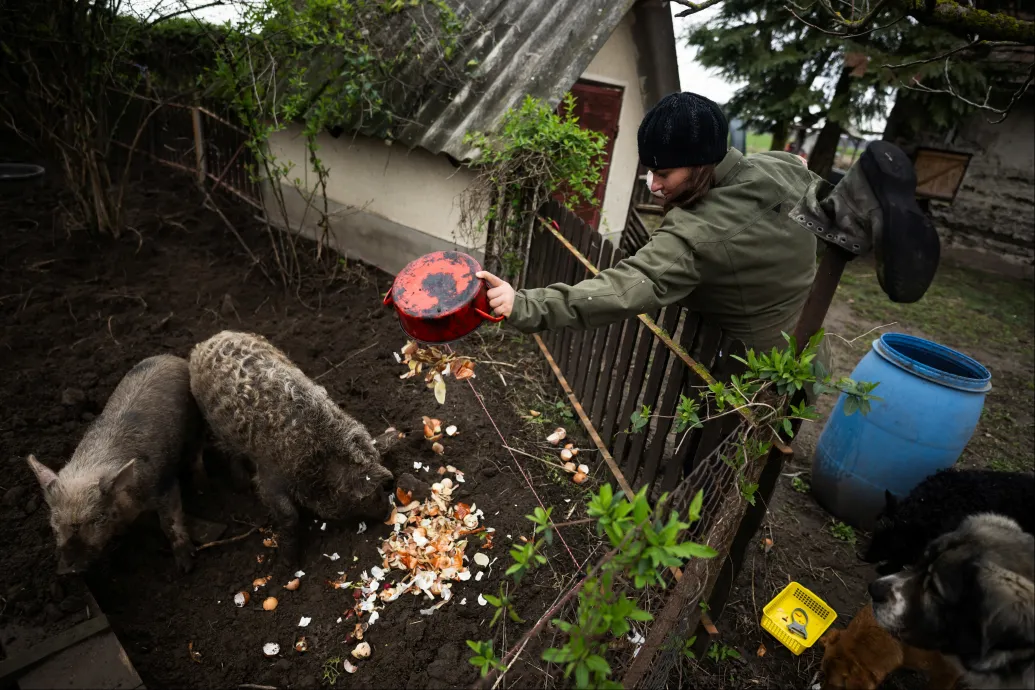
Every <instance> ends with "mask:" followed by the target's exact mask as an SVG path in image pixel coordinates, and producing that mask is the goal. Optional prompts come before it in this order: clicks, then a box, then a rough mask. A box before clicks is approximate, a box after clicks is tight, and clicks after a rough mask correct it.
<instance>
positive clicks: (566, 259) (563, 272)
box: [550, 209, 575, 371]
mask: <svg viewBox="0 0 1035 690" xmlns="http://www.w3.org/2000/svg"><path fill="white" fill-rule="evenodd" d="M573 220H574V216H573V215H572V214H571V212H570V211H568V209H562V211H561V222H560V223H558V225H560V228H561V235H562V236H563V237H564V238H565V239H567V240H568V241H569V242H570V241H571V240H572V239H573V238H572V221H573ZM557 252H558V253H559V254H560V259H559V261H558V264H557V272H556V275H557V277H556V282H558V283H564V284H565V285H569V284H570V283H571V277H570V276H571V274H572V273H573V272H574V270H575V257H574V256H573V255H571V254H570V253H568V252H566V251H564V247H563V246H560V247H558V248H557ZM565 331H567V329H566V328H560V329H557V330H554V331H551V332H550V338H551V340H552V347H551V348H550V351H551V353H552V354H553V356H554V358H556V360H557V361H558V362H559V361H561V357H562V356H563V353H564V350H563V348H564V340H565V335H566V333H565ZM561 371H563V369H562V370H561Z"/></svg>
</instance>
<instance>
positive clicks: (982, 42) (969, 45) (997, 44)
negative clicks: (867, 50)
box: [882, 38, 1024, 70]
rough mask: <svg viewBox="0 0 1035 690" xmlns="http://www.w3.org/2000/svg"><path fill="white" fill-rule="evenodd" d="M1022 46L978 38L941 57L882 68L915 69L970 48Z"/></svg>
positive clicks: (1021, 44) (1009, 42)
mask: <svg viewBox="0 0 1035 690" xmlns="http://www.w3.org/2000/svg"><path fill="white" fill-rule="evenodd" d="M1023 45H1024V44H1023V43H1016V42H1014V41H985V40H982V39H980V38H979V39H978V40H976V41H974V42H972V43H967V44H966V45H962V46H959V47H957V48H953V49H952V50H950V51H948V52H946V53H942V54H941V55H935V56H934V57H929V58H924V59H923V60H914V61H913V62H904V63H902V64H901V65H882V66H883V67H884V68H885V69H892V70H896V69H905V68H907V67H916V66H918V65H928V64H930V63H932V62H938V61H939V60H944V59H945V58H947V57H952V56H953V55H956V54H957V53H962V52H964V51H967V50H971V49H972V48H977V47H978V46H989V47H991V48H1005V47H1010V46H1018V47H1023Z"/></svg>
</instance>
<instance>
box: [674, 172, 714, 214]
mask: <svg viewBox="0 0 1035 690" xmlns="http://www.w3.org/2000/svg"><path fill="white" fill-rule="evenodd" d="M714 186H715V165H695V166H692V167H691V168H690V176H689V177H687V179H686V191H684V192H683V193H682V194H680V195H679V196H677V197H676V198H675V199H673V200H672V201H670V202H668V203H667V204H665V210H666V211H668V210H669V209H671V208H674V207H677V206H678V207H679V208H690V207H691V206H693V205H694V204H696V203H697V202H698V201H700V200H701V197H703V196H704V195H705V194H707V193H708V192H710V191H711V189H712V187H714Z"/></svg>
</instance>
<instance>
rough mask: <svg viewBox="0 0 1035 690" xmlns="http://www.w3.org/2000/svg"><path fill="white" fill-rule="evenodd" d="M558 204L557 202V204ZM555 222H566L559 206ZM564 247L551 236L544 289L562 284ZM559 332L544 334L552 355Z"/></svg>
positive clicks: (554, 352)
mask: <svg viewBox="0 0 1035 690" xmlns="http://www.w3.org/2000/svg"><path fill="white" fill-rule="evenodd" d="M555 203H556V202H555ZM555 211H556V213H555V214H554V218H553V220H554V222H555V223H557V226H558V227H563V226H561V222H562V221H563V220H564V210H563V209H561V208H560V207H559V206H558V207H557V208H556V209H555ZM563 250H564V247H563V245H561V244H560V243H559V242H558V241H557V239H556V238H555V237H554V236H553V235H552V234H551V235H550V244H549V245H548V246H547V247H546V254H547V264H546V276H545V279H544V280H543V287H547V286H550V285H553V284H554V283H559V282H561V270H562V268H563V266H564V259H565V256H564V254H565V252H564V251H563ZM556 340H557V332H556V331H546V332H545V333H544V334H543V341H544V342H545V343H546V346H547V348H549V350H550V353H551V354H552V355H556V354H557V344H556Z"/></svg>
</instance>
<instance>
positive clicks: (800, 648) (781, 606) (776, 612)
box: [762, 582, 837, 654]
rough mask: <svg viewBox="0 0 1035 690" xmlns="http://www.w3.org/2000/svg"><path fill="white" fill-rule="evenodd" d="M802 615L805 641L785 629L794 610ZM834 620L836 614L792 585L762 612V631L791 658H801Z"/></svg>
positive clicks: (807, 592)
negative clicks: (785, 649)
mask: <svg viewBox="0 0 1035 690" xmlns="http://www.w3.org/2000/svg"><path fill="white" fill-rule="evenodd" d="M798 608H800V609H802V610H803V611H805V613H806V615H807V617H808V621H807V622H806V623H805V634H806V639H802V638H801V637H800V636H799V635H796V634H794V633H792V632H791V631H790V630H789V629H788V627H787V626H788V625H790V623H791V613H792V612H793V611H794V609H798ZM835 620H837V612H836V611H834V609H832V608H830V607H829V606H827V604H826V602H824V601H823V600H822V599H820V598H819V597H817V596H816V595H815V594H813V593H812V592H810V591H809V590H808V589H806V588H805V587H803V586H802V585H800V584H798V583H797V582H792V583H791V584H789V585H787V586H786V587H784V588H783V591H782V592H780V593H779V594H777V595H776V597H775V598H774V599H773V600H772V601H770V602H769V603H768V604H766V606H765V608H764V609H762V629H763V630H765V631H766V632H767V633H769V634H770V635H772V636H773V637H775V638H776V639H777V640H778V641H779V642H780V644H782V645H783V646H784V647H787V649H789V650H791V652H793V653H794V654H801V653H802V652H804V651H805V650H806V649H808V648H809V647H811V646H812V645H814V644H815V643H816V641H817V640H818V639H819V638H820V637H822V636H823V633H825V632H826V631H827V628H829V627H830V624H831V623H833V622H834V621H835Z"/></svg>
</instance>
